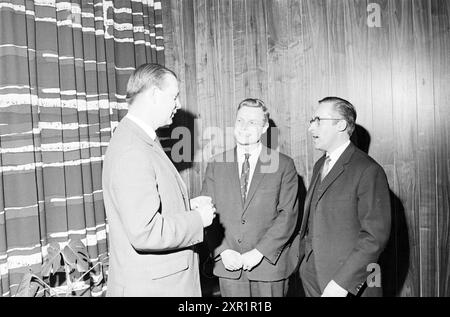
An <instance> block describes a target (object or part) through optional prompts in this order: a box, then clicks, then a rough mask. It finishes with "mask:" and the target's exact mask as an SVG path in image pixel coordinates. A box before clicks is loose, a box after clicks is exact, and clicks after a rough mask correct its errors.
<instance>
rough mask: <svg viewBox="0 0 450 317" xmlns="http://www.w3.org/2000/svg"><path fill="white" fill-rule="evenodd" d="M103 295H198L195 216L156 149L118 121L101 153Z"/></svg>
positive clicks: (126, 123) (200, 230) (200, 234)
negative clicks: (105, 244) (105, 256)
mask: <svg viewBox="0 0 450 317" xmlns="http://www.w3.org/2000/svg"><path fill="white" fill-rule="evenodd" d="M103 194H104V202H105V208H106V215H107V220H108V225H109V240H108V241H109V250H110V262H109V264H110V265H109V274H108V283H107V287H108V289H107V295H108V296H201V290H200V279H199V266H198V254H197V253H196V252H195V251H194V249H193V246H194V245H195V244H197V243H199V242H202V241H203V225H202V220H201V217H200V215H199V213H198V212H190V211H189V210H190V208H189V198H188V194H187V191H186V186H185V184H184V182H183V180H182V179H181V177H180V175H179V174H178V172H177V170H176V169H175V167H174V165H173V164H172V162H171V161H170V160H169V158H168V157H167V155H166V154H165V153H164V151H163V149H162V148H161V146H160V145H159V144H158V143H156V142H155V141H154V140H152V139H151V138H150V137H149V136H148V135H147V134H146V133H145V132H144V130H142V129H141V128H140V127H139V126H138V125H136V124H135V123H134V122H133V121H131V120H129V119H128V118H124V119H123V120H122V121H121V122H120V124H119V126H118V127H117V129H116V131H115V133H114V135H113V137H112V138H111V142H110V145H109V147H108V149H107V151H106V155H105V161H104V165H103Z"/></svg>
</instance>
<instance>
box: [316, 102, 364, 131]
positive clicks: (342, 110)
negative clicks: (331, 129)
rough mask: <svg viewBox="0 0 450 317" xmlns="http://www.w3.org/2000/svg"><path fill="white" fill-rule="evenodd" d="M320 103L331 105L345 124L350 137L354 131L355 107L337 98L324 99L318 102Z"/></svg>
mask: <svg viewBox="0 0 450 317" xmlns="http://www.w3.org/2000/svg"><path fill="white" fill-rule="evenodd" d="M320 103H331V104H333V105H334V108H335V109H336V111H337V112H338V113H339V114H340V115H341V116H342V117H343V118H344V120H345V121H346V122H347V133H348V134H349V135H350V136H351V135H352V134H353V131H355V122H356V110H355V107H354V106H353V105H352V104H351V103H350V102H349V101H347V100H345V99H342V98H339V97H325V98H323V99H322V100H320V101H319V104H320Z"/></svg>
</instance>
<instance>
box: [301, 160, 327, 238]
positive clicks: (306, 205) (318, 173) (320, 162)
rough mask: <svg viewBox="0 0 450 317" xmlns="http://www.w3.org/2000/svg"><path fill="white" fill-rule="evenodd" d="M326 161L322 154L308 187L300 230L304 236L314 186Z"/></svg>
mask: <svg viewBox="0 0 450 317" xmlns="http://www.w3.org/2000/svg"><path fill="white" fill-rule="evenodd" d="M324 162H325V155H324V156H322V157H321V158H320V159H319V160H318V161H317V164H316V166H315V169H314V171H313V175H312V178H311V183H310V184H309V189H308V192H307V194H306V197H305V209H304V216H303V220H302V225H301V226H300V232H301V235H302V236H303V231H304V230H305V227H306V224H307V223H308V218H309V209H310V208H309V207H310V206H311V199H312V195H313V192H314V188H315V187H316V186H317V185H316V183H317V180H318V179H319V176H320V171H321V170H322V166H323V163H324Z"/></svg>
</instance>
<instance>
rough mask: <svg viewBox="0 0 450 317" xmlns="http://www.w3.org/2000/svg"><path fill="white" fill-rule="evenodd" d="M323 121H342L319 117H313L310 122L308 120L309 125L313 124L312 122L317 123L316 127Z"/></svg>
mask: <svg viewBox="0 0 450 317" xmlns="http://www.w3.org/2000/svg"><path fill="white" fill-rule="evenodd" d="M323 120H344V119H343V118H321V117H314V118H312V119H311V120H309V124H313V123H314V122H316V123H317V125H320V121H323Z"/></svg>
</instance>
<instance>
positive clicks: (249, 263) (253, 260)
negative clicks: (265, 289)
mask: <svg viewBox="0 0 450 317" xmlns="http://www.w3.org/2000/svg"><path fill="white" fill-rule="evenodd" d="M263 258H264V255H263V254H262V253H261V252H259V251H258V250H256V249H253V250H251V251H248V252H246V253H244V254H242V268H243V269H244V270H247V271H251V270H252V269H253V268H254V267H255V266H257V265H258V264H259V263H260V262H261V261H262V259H263Z"/></svg>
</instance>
